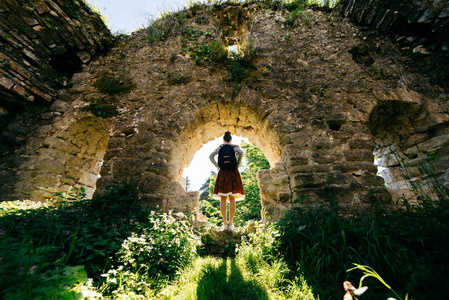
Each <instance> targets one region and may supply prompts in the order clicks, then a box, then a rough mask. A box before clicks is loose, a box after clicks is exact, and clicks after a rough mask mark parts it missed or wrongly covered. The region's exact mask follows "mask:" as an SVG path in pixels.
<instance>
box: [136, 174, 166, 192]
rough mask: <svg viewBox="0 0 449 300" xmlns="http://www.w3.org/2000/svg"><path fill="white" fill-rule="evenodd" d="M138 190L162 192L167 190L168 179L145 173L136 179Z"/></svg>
mask: <svg viewBox="0 0 449 300" xmlns="http://www.w3.org/2000/svg"><path fill="white" fill-rule="evenodd" d="M137 185H138V186H139V191H140V192H142V193H144V194H152V193H162V192H164V191H167V189H168V187H169V185H170V181H169V179H168V178H167V177H164V176H160V175H156V174H153V173H146V174H143V175H141V176H140V177H139V179H138V180H137Z"/></svg>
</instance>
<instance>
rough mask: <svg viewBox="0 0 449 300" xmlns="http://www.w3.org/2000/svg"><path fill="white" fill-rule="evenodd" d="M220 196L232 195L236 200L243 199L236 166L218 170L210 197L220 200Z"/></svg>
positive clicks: (240, 179)
mask: <svg viewBox="0 0 449 300" xmlns="http://www.w3.org/2000/svg"><path fill="white" fill-rule="evenodd" d="M220 196H234V197H235V200H236V201H241V200H243V199H245V192H244V191H243V184H242V178H241V177H240V173H239V170H238V169H237V168H236V169H233V170H221V169H220V170H219V171H218V175H217V180H216V181H215V186H214V194H213V195H212V198H213V199H217V200H220Z"/></svg>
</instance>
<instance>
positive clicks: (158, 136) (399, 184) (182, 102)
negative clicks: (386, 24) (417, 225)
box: [0, 3, 449, 219]
mask: <svg viewBox="0 0 449 300" xmlns="http://www.w3.org/2000/svg"><path fill="white" fill-rule="evenodd" d="M181 19H182V24H181V23H175V22H180V21H179V20H181ZM287 19H288V14H287V13H286V12H282V11H278V10H266V9H264V6H263V5H260V4H257V3H256V4H251V5H248V4H238V5H229V4H225V5H222V6H220V7H217V6H211V7H208V6H199V7H196V8H195V9H193V10H189V11H185V12H184V15H183V18H179V19H176V18H173V19H169V20H168V21H167V23H165V24H166V26H170V27H169V28H172V31H171V32H170V33H169V34H167V35H166V36H164V38H163V39H160V38H154V37H150V36H149V33H148V32H147V31H145V30H141V31H138V32H136V33H134V34H132V35H131V37H130V38H129V40H123V41H122V42H121V43H120V44H118V45H116V46H115V48H113V49H111V50H110V51H109V52H108V54H107V55H105V56H104V57H100V58H98V59H96V60H94V61H93V62H91V63H90V64H89V65H88V66H85V67H84V68H83V69H82V70H81V71H80V72H77V73H76V74H75V75H74V76H73V78H72V79H71V81H70V84H69V86H68V87H67V88H65V89H61V90H59V93H58V96H57V100H56V101H55V102H54V103H53V104H52V105H51V106H50V107H48V108H46V110H45V114H46V116H47V119H46V121H45V122H41V123H39V124H35V127H34V128H33V130H32V133H29V134H24V146H21V147H20V151H18V152H15V154H14V155H12V156H11V155H10V156H8V157H11V158H14V159H11V162H10V163H9V164H5V165H4V167H3V169H2V172H3V173H2V174H4V175H5V176H8V177H9V178H16V181H15V182H16V183H15V184H16V186H15V187H13V188H9V192H8V193H6V192H5V193H4V195H7V197H8V199H10V198H11V197H14V198H23V197H30V198H33V199H35V198H38V197H39V195H40V193H41V192H42V191H45V193H46V194H45V195H48V194H51V193H52V192H54V191H63V190H64V189H66V188H68V186H74V187H81V186H87V187H88V188H89V191H90V193H92V192H93V191H94V189H95V188H97V192H98V193H102V192H104V190H105V189H107V187H109V186H111V185H113V184H128V185H130V186H133V187H134V188H135V189H137V191H138V194H139V198H140V201H143V202H145V203H147V204H148V205H150V206H152V207H155V208H156V207H159V208H161V209H163V210H172V209H174V210H181V211H184V210H189V211H194V210H195V209H197V207H198V202H197V199H198V192H185V191H184V187H183V184H182V182H183V179H182V177H181V174H182V171H183V169H184V168H185V167H187V166H188V164H189V163H190V161H191V159H192V158H193V155H194V154H195V153H196V152H197V151H198V150H199V149H200V148H201V147H202V145H203V144H205V143H206V142H208V141H211V140H213V139H214V138H216V137H218V136H222V135H223V132H224V131H227V130H230V131H231V132H232V133H233V134H236V135H240V136H245V137H248V138H249V140H250V141H251V142H252V143H254V144H255V145H256V146H258V147H259V148H260V149H261V150H262V151H263V152H264V154H265V155H266V157H267V158H268V160H269V162H270V165H271V166H272V169H270V170H263V171H261V172H260V173H259V174H258V179H259V186H260V188H261V199H262V205H263V211H262V213H263V218H264V219H268V218H274V219H278V218H279V217H281V215H282V212H283V211H284V210H285V209H287V208H288V207H289V206H290V205H291V203H290V202H291V201H292V200H299V201H300V202H301V203H303V204H304V205H310V206H315V205H320V204H325V203H329V202H330V201H337V202H338V203H339V204H340V205H341V207H342V213H344V214H354V213H357V212H360V211H364V212H366V211H367V210H369V209H371V207H372V204H373V201H375V200H381V201H382V202H383V203H385V204H386V205H389V206H390V207H394V206H395V203H394V202H395V201H394V200H396V199H397V198H398V197H399V196H401V195H402V194H403V193H406V192H407V190H408V186H407V182H408V180H414V181H417V180H421V179H423V178H426V176H427V175H426V172H425V170H423V163H424V165H426V164H428V163H429V162H434V163H435V164H434V165H435V168H436V175H437V180H439V181H440V183H441V184H442V185H444V184H446V185H447V184H448V183H449V166H448V164H447V161H448V160H449V151H448V150H447V149H448V148H449V147H448V145H449V138H448V137H449V106H448V104H447V103H448V102H447V100H448V94H447V89H446V87H445V86H439V85H436V84H434V83H433V81H432V80H431V79H429V78H428V77H426V76H425V74H424V75H423V74H420V73H419V72H417V71H416V70H415V69H414V67H413V64H414V61H415V58H414V57H412V56H410V55H408V54H407V53H404V52H401V50H400V47H398V46H397V45H395V44H394V43H392V42H390V40H389V39H385V38H380V37H379V35H378V33H377V32H376V31H372V30H366V29H361V28H360V27H358V26H356V25H354V24H353V23H352V22H351V21H350V20H349V19H347V18H344V17H341V16H338V15H336V14H329V13H326V12H322V11H318V10H312V9H308V10H306V11H305V12H304V14H303V15H302V17H301V18H300V19H299V20H298V21H297V22H296V23H295V26H293V27H291V26H288V24H287ZM174 24H175V25H177V24H180V27H177V26H175V25H174ZM161 28H162V27H159V28H158V30H162V29H161ZM173 28H174V29H173ZM176 28H184V30H178V29H176ZM177 30H178V31H177ZM198 32H203V33H207V34H198ZM189 34H190V35H192V36H193V35H195V37H192V36H190V39H197V40H198V45H201V42H202V41H203V42H205V44H203V45H207V43H208V40H207V39H208V38H209V39H210V38H213V39H214V40H216V41H218V42H220V43H222V44H224V45H226V46H228V45H233V44H236V43H237V44H238V45H239V46H242V47H244V46H245V45H249V44H251V42H252V45H253V46H254V47H255V48H256V49H257V53H256V55H255V58H254V59H253V61H252V62H253V64H254V66H253V67H251V68H247V70H246V71H247V73H245V74H246V75H245V76H246V77H245V78H244V79H243V81H242V82H241V83H236V82H235V81H231V80H230V76H231V75H230V73H229V72H228V66H222V65H218V64H216V65H213V66H212V67H211V66H208V65H198V63H195V61H194V60H193V59H192V56H194V55H193V54H194V53H193V50H192V49H189V47H187V46H186V44H188V43H190V41H189V40H188V39H187V37H186V35H189ZM192 47H193V46H192ZM416 55H418V56H419V57H418V60H419V59H421V58H422V59H425V57H427V54H425V53H418V54H416ZM105 78H106V79H107V80H110V81H112V82H114V84H115V85H116V86H121V87H122V88H124V89H125V88H126V91H123V92H111V90H108V89H106V88H105V87H103V90H102V87H101V86H99V84H98V83H99V82H101V80H104V79H105ZM45 114H44V115H45ZM24 122H25V121H24ZM416 146H418V147H416ZM374 154H376V156H377V157H379V158H380V160H379V164H380V165H381V166H383V167H385V168H386V169H385V170H384V171H383V173H384V176H383V177H381V176H378V175H377V171H378V170H377V166H376V165H375V164H374ZM204 159H206V160H207V159H208V158H207V157H205V158H204ZM100 169H101V170H100ZM97 178H99V179H98V180H96V179H97ZM5 182H6V181H5ZM0 184H2V182H0ZM5 186H6V184H3V190H5V191H6V190H7V188H5ZM4 197H5V196H4ZM5 199H6V198H5Z"/></svg>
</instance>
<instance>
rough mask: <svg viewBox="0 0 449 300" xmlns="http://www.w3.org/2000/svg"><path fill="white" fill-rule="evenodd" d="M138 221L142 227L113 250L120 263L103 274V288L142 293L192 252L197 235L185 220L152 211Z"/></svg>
mask: <svg viewBox="0 0 449 300" xmlns="http://www.w3.org/2000/svg"><path fill="white" fill-rule="evenodd" d="M141 225H142V227H143V231H142V232H141V233H140V234H133V235H132V236H131V237H128V238H127V239H126V240H125V241H124V242H123V244H122V247H121V249H120V251H119V252H118V253H117V255H118V257H117V263H118V264H120V265H119V266H117V267H115V268H112V269H111V270H109V271H108V273H107V274H104V275H103V276H105V277H106V278H107V283H106V285H105V286H104V287H103V291H106V292H114V293H117V292H120V293H122V292H126V293H129V292H133V293H136V294H144V295H146V291H147V290H148V289H154V288H158V287H159V286H160V285H161V282H163V281H165V280H168V279H170V278H173V276H174V275H175V273H176V271H177V270H178V268H179V267H180V266H182V265H184V264H187V263H188V262H190V261H191V260H192V259H193V258H194V257H195V256H196V249H197V246H198V245H199V237H198V236H196V235H195V234H194V233H193V231H192V228H191V226H190V224H189V223H188V222H187V221H179V220H177V219H176V218H175V216H173V215H172V214H156V213H155V212H152V213H151V214H150V216H149V217H148V222H147V223H141Z"/></svg>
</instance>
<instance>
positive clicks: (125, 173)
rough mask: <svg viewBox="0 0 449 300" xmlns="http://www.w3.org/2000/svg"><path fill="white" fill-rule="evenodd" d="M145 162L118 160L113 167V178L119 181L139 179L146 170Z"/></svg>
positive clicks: (139, 160)
mask: <svg viewBox="0 0 449 300" xmlns="http://www.w3.org/2000/svg"><path fill="white" fill-rule="evenodd" d="M145 166H146V164H145V162H144V161H143V160H141V159H125V158H123V159H117V160H115V161H114V163H113V165H112V176H113V177H114V178H117V179H118V180H119V181H122V180H125V179H129V180H131V179H132V178H137V177H138V176H140V175H141V174H142V173H143V171H144V170H145Z"/></svg>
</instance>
